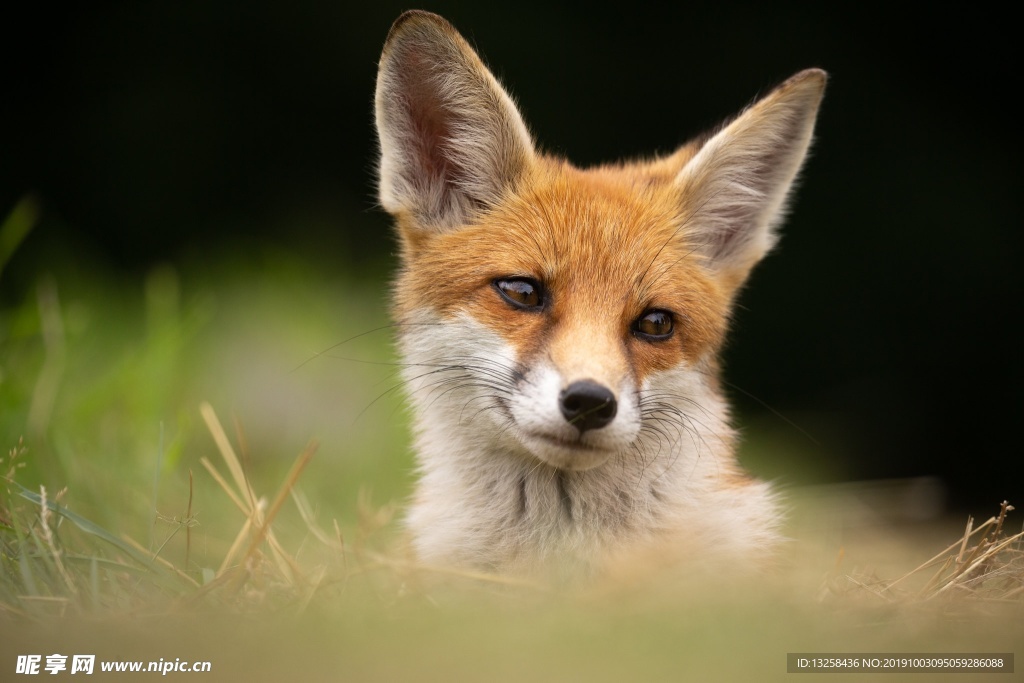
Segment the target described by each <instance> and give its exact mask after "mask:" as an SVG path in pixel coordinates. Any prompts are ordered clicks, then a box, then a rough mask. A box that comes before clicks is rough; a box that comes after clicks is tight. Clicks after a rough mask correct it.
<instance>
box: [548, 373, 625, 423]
mask: <svg viewBox="0 0 1024 683" xmlns="http://www.w3.org/2000/svg"><path fill="white" fill-rule="evenodd" d="M558 405H559V407H560V408H561V410H562V416H563V417H564V418H565V420H566V422H568V423H569V424H571V425H573V426H574V427H576V429H578V430H580V434H582V433H583V432H585V431H587V430H588V429H600V428H601V427H604V426H605V425H606V424H608V423H609V422H611V421H612V420H613V419H614V418H615V411H616V410H617V409H618V406H617V405H616V403H615V394H613V393H612V392H611V391H610V390H609V389H608V388H607V387H605V386H602V385H600V384H598V383H597V382H595V381H593V380H589V379H584V380H580V381H578V382H573V383H572V384H570V385H569V386H568V387H566V388H565V389H563V390H562V393H561V394H559V396H558Z"/></svg>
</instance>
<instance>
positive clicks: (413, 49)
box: [376, 10, 534, 232]
mask: <svg viewBox="0 0 1024 683" xmlns="http://www.w3.org/2000/svg"><path fill="white" fill-rule="evenodd" d="M376 114H377V133H378V135H379V136H380V201H381V205H382V206H383V207H384V209H385V210H387V211H388V212H390V213H392V214H394V215H396V216H400V215H408V216H411V217H412V218H413V220H414V226H415V228H417V229H418V230H422V231H426V232H443V231H445V230H450V229H452V228H454V227H456V226H458V225H461V224H464V223H466V222H469V221H470V220H471V219H472V218H473V217H474V215H475V214H476V213H477V212H479V211H480V210H481V209H485V208H487V207H490V206H493V205H494V204H496V203H497V202H498V201H499V200H500V199H501V198H502V196H503V195H504V194H505V192H506V191H507V190H508V189H509V188H510V187H511V186H513V185H514V184H515V182H516V180H517V179H518V178H519V176H520V175H521V174H522V173H523V172H524V170H525V169H526V168H527V167H528V166H529V165H530V163H532V161H533V158H534V151H533V142H532V140H531V139H530V134H529V132H528V131H527V129H526V124H524V123H523V120H522V117H521V116H520V115H519V111H518V110H517V109H516V106H515V104H513V102H512V98H510V97H509V95H508V94H507V93H506V92H505V90H504V89H503V88H502V87H501V85H499V83H498V81H497V79H496V78H495V77H494V76H493V75H492V74H491V72H490V71H489V70H488V69H487V67H485V66H484V64H483V62H482V61H480V58H479V57H478V56H477V54H476V52H474V51H473V49H472V48H471V47H470V46H469V45H468V44H467V43H466V41H465V39H463V37H462V36H461V35H459V33H458V31H456V30H455V29H454V28H453V27H452V25H451V24H449V23H448V22H447V21H445V20H444V19H442V18H441V17H439V16H437V15H436V14H431V13H430V12H423V11H419V10H410V11H408V12H406V13H405V14H403V15H402V16H400V17H399V18H398V20H397V21H395V23H394V25H393V26H392V27H391V32H390V33H389V34H388V39H387V42H386V43H385V45H384V52H383V54H382V55H381V59H380V66H379V70H378V72H377V93H376Z"/></svg>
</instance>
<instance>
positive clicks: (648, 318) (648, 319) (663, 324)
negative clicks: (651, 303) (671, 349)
mask: <svg viewBox="0 0 1024 683" xmlns="http://www.w3.org/2000/svg"><path fill="white" fill-rule="evenodd" d="M640 331H641V332H643V333H644V334H649V335H651V336H652V337H660V336H662V335H666V334H668V333H669V332H671V331H672V319H671V318H669V316H668V314H667V313H662V312H661V311H655V312H653V313H648V314H647V315H645V316H644V317H643V318H641V319H640Z"/></svg>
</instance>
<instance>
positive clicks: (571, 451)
mask: <svg viewBox="0 0 1024 683" xmlns="http://www.w3.org/2000/svg"><path fill="white" fill-rule="evenodd" d="M525 436H526V439H525V441H526V443H525V444H524V445H526V447H527V449H528V450H529V451H530V452H531V453H532V454H533V456H534V457H535V458H537V459H538V460H540V461H542V462H545V463H547V464H548V465H551V466H552V467H555V468H557V469H560V470H589V469H592V468H594V467H597V466H598V465H602V464H604V462H605V461H607V460H608V458H610V457H611V456H612V451H611V450H609V449H607V448H605V447H603V446H598V445H594V444H590V443H585V442H583V441H581V440H580V439H579V438H578V437H577V438H575V439H566V438H563V437H559V436H554V435H551V434H543V433H537V432H528V433H527V434H526V435H525Z"/></svg>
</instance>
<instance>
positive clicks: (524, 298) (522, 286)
mask: <svg viewBox="0 0 1024 683" xmlns="http://www.w3.org/2000/svg"><path fill="white" fill-rule="evenodd" d="M494 287H495V288H496V289H497V290H498V293H499V294H501V296H502V298H503V299H505V301H507V302H509V303H510V304H512V305H513V306H515V307H516V308H522V309H527V310H536V309H539V308H540V307H541V306H543V304H544V297H543V292H542V289H541V286H540V283H539V282H537V281H536V280H534V279H533V278H528V277H507V278H501V279H500V280H495V281H494Z"/></svg>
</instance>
